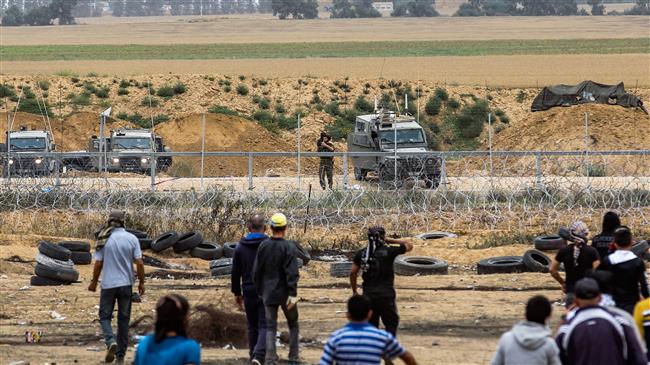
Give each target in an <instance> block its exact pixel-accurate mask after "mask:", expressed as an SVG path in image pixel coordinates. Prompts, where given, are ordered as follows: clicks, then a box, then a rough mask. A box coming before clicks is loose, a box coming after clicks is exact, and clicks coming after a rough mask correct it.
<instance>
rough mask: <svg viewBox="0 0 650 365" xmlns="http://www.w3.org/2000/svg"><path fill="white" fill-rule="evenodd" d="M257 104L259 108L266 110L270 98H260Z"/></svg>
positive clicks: (269, 104)
mask: <svg viewBox="0 0 650 365" xmlns="http://www.w3.org/2000/svg"><path fill="white" fill-rule="evenodd" d="M259 106H260V108H261V109H265V110H266V109H268V108H270V107H271V100H269V99H267V98H262V99H261V100H260V102H259Z"/></svg>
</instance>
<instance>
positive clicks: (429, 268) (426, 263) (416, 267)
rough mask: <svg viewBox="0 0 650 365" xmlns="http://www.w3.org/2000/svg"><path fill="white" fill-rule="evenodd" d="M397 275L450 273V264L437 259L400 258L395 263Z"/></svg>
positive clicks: (419, 257)
mask: <svg viewBox="0 0 650 365" xmlns="http://www.w3.org/2000/svg"><path fill="white" fill-rule="evenodd" d="M394 269H395V274H397V275H402V276H412V275H433V274H443V275H446V274H447V273H448V272H449V264H448V263H447V262H446V261H444V260H440V259H437V258H435V257H426V256H398V257H397V258H396V259H395V263H394Z"/></svg>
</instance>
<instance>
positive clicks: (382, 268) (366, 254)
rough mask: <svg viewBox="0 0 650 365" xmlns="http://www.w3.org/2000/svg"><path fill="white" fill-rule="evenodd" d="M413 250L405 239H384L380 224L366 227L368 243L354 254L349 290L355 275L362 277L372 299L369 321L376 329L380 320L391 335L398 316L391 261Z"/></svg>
mask: <svg viewBox="0 0 650 365" xmlns="http://www.w3.org/2000/svg"><path fill="white" fill-rule="evenodd" d="M389 245H397V246H389ZM411 250H413V244H411V243H410V242H407V241H405V240H397V239H391V238H386V231H385V230H384V228H383V227H372V228H370V229H369V230H368V246H367V247H366V248H364V249H362V250H360V251H358V252H357V253H356V255H355V256H354V260H353V264H352V271H351V272H350V285H351V287H352V293H353V294H358V293H357V276H358V274H359V271H361V273H362V274H361V275H362V277H363V295H365V296H366V297H368V298H369V299H370V302H371V308H372V317H371V318H370V320H369V321H368V322H369V323H370V324H372V325H374V326H375V327H377V328H379V319H381V321H382V322H383V324H384V327H386V331H387V332H388V333H390V334H392V335H393V336H395V335H396V334H397V327H398V325H399V315H398V313H397V304H396V302H395V299H396V293H395V285H394V282H395V272H394V271H393V263H394V262H395V258H396V257H397V256H399V255H402V254H405V253H407V252H410V251H411Z"/></svg>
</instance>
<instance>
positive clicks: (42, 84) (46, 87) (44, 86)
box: [38, 80, 50, 91]
mask: <svg viewBox="0 0 650 365" xmlns="http://www.w3.org/2000/svg"><path fill="white" fill-rule="evenodd" d="M38 87H39V88H40V89H41V90H43V91H47V90H49V89H50V82H49V81H45V80H42V81H39V82H38Z"/></svg>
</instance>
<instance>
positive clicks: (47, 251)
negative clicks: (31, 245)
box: [38, 241, 70, 261]
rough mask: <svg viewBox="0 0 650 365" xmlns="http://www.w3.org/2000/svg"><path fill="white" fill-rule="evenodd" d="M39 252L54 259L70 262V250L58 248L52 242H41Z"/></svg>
mask: <svg viewBox="0 0 650 365" xmlns="http://www.w3.org/2000/svg"><path fill="white" fill-rule="evenodd" d="M38 252H40V253H42V254H43V255H45V256H47V257H51V258H53V259H57V260H61V261H68V260H70V250H68V249H67V248H65V247H62V246H57V245H55V244H53V243H51V242H47V241H41V242H39V243H38Z"/></svg>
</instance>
